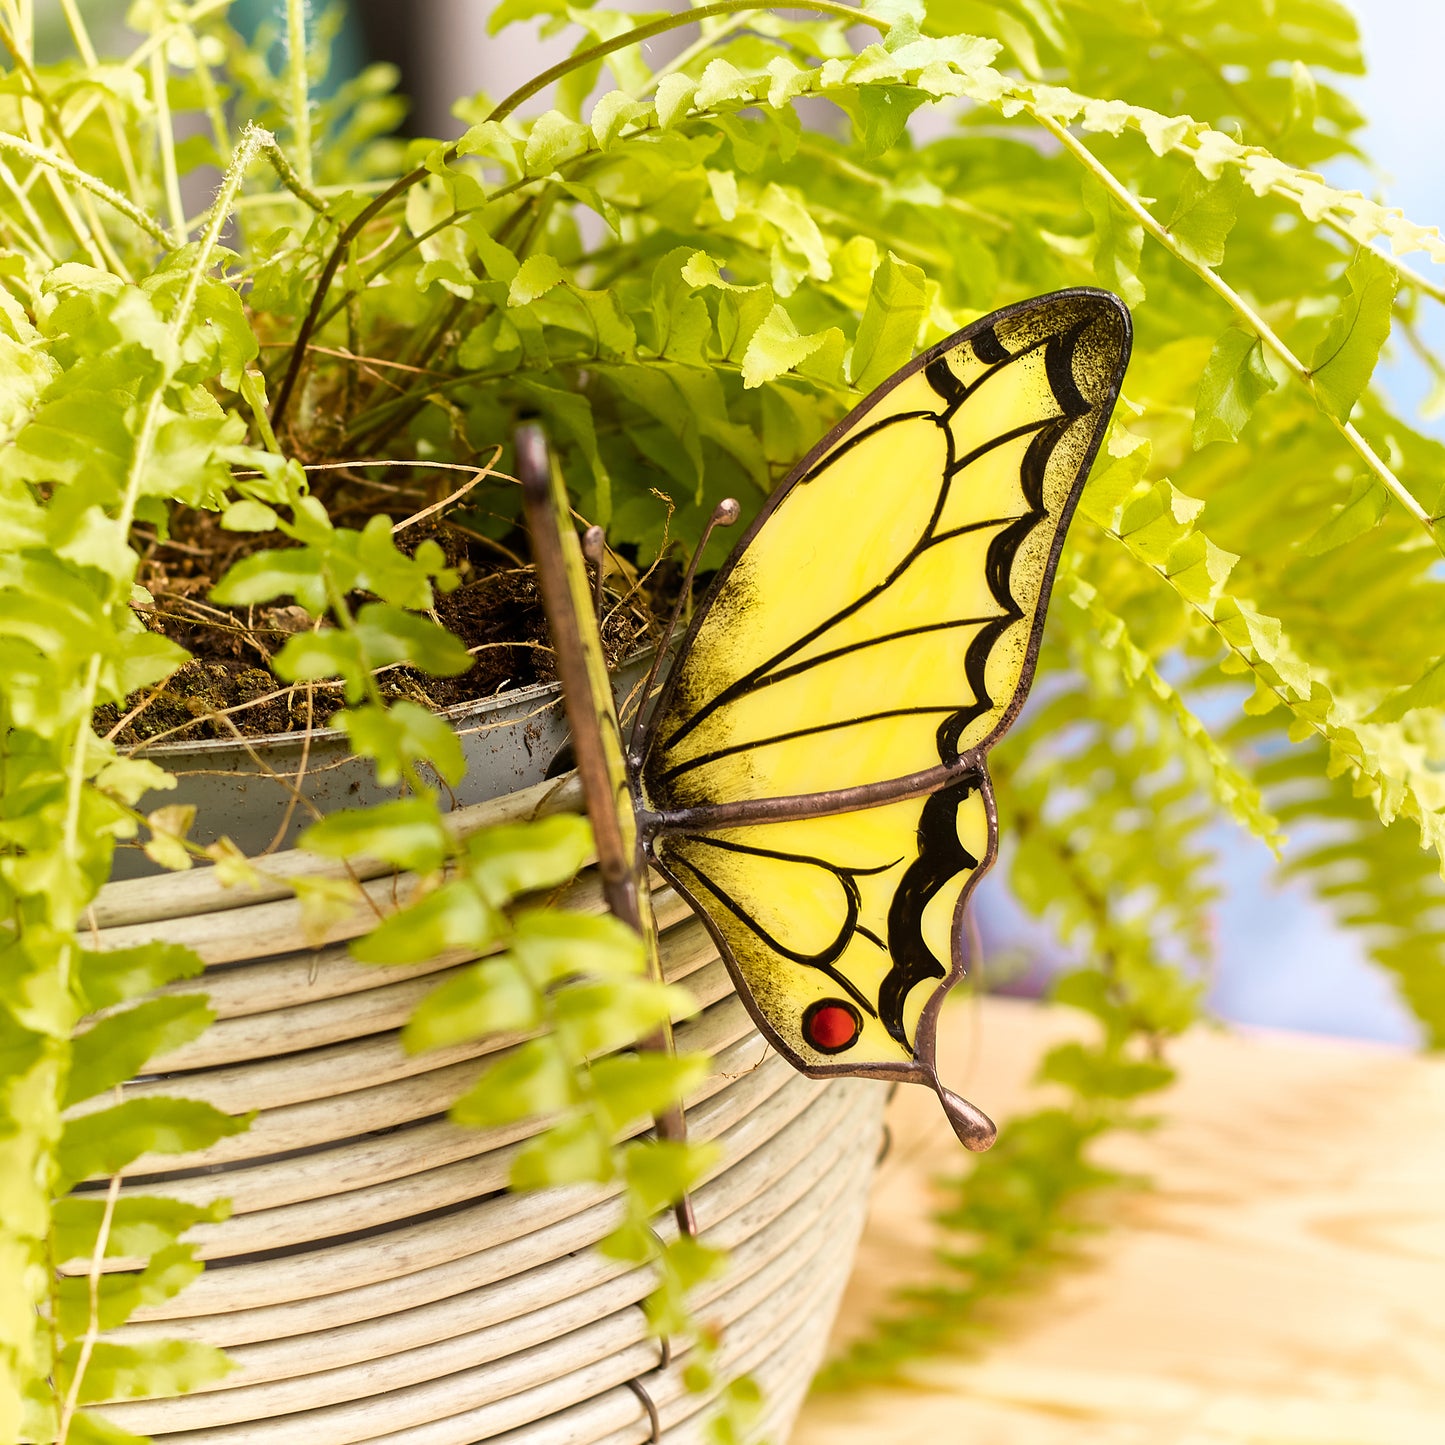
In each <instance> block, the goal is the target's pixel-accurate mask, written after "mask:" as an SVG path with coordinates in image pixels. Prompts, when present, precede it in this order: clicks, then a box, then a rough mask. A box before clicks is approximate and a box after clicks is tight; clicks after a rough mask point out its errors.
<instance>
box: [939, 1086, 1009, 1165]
mask: <svg viewBox="0 0 1445 1445" xmlns="http://www.w3.org/2000/svg"><path fill="white" fill-rule="evenodd" d="M938 1097H939V1100H940V1102H941V1103H942V1104H943V1112H944V1113H945V1114H947V1115H948V1122H949V1123H950V1124H952V1125H953V1132H954V1133H955V1134H957V1135H958V1139H959V1142H960V1143H961V1144H962V1145H963V1147H964V1148H965V1149H971V1150H973V1152H974V1153H975V1154H981V1153H982V1152H983V1151H984V1150H985V1149H987V1148H989V1146H990V1145H992V1143H993V1141H994V1140H995V1139H997V1138H998V1125H997V1124H995V1123H994V1122H993V1120H992V1119H990V1118H989V1117H988V1115H987V1114H985V1113H984V1112H983V1110H982V1109H980V1108H978V1107H977V1105H974V1104H970V1103H969V1102H968V1100H967V1099H964V1098H960V1097H959V1095H957V1094H955V1093H953V1092H952V1091H951V1090H949V1089H945V1088H944V1087H943V1086H942V1085H941V1084H940V1085H939V1086H938Z"/></svg>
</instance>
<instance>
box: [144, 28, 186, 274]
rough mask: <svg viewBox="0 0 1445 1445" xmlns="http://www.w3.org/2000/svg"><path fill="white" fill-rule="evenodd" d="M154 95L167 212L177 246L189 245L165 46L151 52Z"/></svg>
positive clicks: (174, 242) (152, 92)
mask: <svg viewBox="0 0 1445 1445" xmlns="http://www.w3.org/2000/svg"><path fill="white" fill-rule="evenodd" d="M151 95H152V97H153V98H154V100H155V107H156V137H157V139H158V140H159V142H160V150H161V176H162V177H163V179H164V181H165V188H166V208H167V210H168V211H169V212H170V217H171V232H172V236H173V244H175V245H177V246H184V245H185V244H186V208H185V206H183V205H182V204H181V178H180V176H179V175H178V174H177V172H176V136H175V130H174V128H173V127H172V125H171V97H170V88H169V71H168V68H167V66H166V51H165V46H163V45H158V46H157V47H156V48H155V49H154V50H152V51H151Z"/></svg>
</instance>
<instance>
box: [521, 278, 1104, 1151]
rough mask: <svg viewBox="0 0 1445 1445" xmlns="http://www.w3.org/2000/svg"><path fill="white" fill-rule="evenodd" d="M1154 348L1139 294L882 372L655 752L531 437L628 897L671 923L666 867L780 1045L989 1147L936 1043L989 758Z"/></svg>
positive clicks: (1097, 302)
mask: <svg viewBox="0 0 1445 1445" xmlns="http://www.w3.org/2000/svg"><path fill="white" fill-rule="evenodd" d="M1130 339H1131V327H1130V321H1129V314H1128V311H1127V310H1126V308H1125V307H1124V305H1123V303H1122V302H1120V301H1119V300H1118V298H1116V297H1114V296H1112V295H1110V294H1109V293H1107V292H1102V291H1094V290H1086V289H1079V290H1070V291H1059V292H1055V293H1053V294H1052V295H1048V296H1044V297H1040V298H1038V299H1036V300H1031V301H1025V302H1022V303H1020V304H1018V305H1016V306H1011V307H1008V308H1006V309H1005V310H1002V311H999V312H996V313H994V314H993V315H991V316H987V317H985V318H983V319H982V320H979V321H976V322H974V323H973V324H972V325H971V326H968V327H966V328H965V329H964V330H962V331H960V332H958V333H957V334H956V335H954V336H951V337H949V338H948V339H947V340H946V341H943V342H940V343H939V344H938V345H937V346H935V347H933V348H932V349H931V350H930V351H928V352H926V353H925V354H924V355H922V356H920V357H918V358H917V359H916V360H915V361H914V362H912V363H911V364H910V365H908V366H906V367H904V368H903V370H901V371H900V372H898V373H897V374H896V375H894V376H893V377H891V378H889V380H887V381H886V382H884V383H883V385H881V386H880V387H879V388H878V389H877V390H876V391H874V392H873V393H872V394H871V395H870V396H868V397H867V398H866V399H865V400H864V401H863V402H862V403H860V405H859V406H857V407H856V408H855V409H854V410H853V411H852V412H851V413H849V415H848V416H847V417H845V418H844V419H843V421H842V422H840V423H839V425H838V426H837V427H836V428H834V430H833V431H832V432H831V433H829V435H828V436H826V437H825V438H824V439H823V440H822V441H821V442H820V443H819V444H818V445H817V447H815V448H814V449H813V451H812V452H811V453H810V454H809V455H808V456H807V457H806V458H804V460H803V461H802V462H801V463H800V464H799V465H798V466H797V468H796V469H795V470H794V471H793V472H792V474H791V475H790V476H789V477H788V478H787V480H786V481H784V482H783V483H782V485H781V486H780V487H779V488H778V489H777V490H776V491H775V492H774V493H773V494H772V495H771V497H769V499H768V501H767V503H766V505H765V506H764V507H763V509H762V512H761V514H760V515H759V516H758V518H757V520H756V521H755V522H754V523H753V524H752V526H751V527H750V528H749V529H748V531H747V533H746V535H744V536H743V538H742V539H741V540H740V541H739V543H738V544H737V546H736V547H735V548H734V550H733V552H732V554H731V556H730V557H729V559H728V560H727V562H726V563H725V564H724V566H723V567H722V569H721V571H720V572H719V573H718V574H717V576H716V578H715V579H714V581H713V583H712V586H711V588H710V590H709V591H708V594H707V596H706V599H705V600H704V601H703V603H702V605H701V606H700V608H699V609H698V611H697V613H696V614H695V616H694V617H693V620H692V623H691V626H690V627H689V628H688V631H687V633H686V635H685V637H684V638H683V641H682V643H681V645H680V646H679V648H678V650H677V655H676V658H675V660H674V662H673V664H672V667H671V670H670V672H669V673H668V676H667V680H666V682H665V683H664V685H663V687H662V689H661V692H660V694H659V695H658V697H657V700H656V703H655V705H654V706H653V708H652V709H651V712H650V715H649V716H648V718H647V722H646V725H645V727H644V728H643V729H642V731H641V734H640V737H639V739H638V740H637V742H636V744H635V745H634V746H632V747H631V748H628V747H626V746H625V745H624V742H623V738H622V733H621V729H620V726H619V724H618V720H617V715H616V713H615V711H614V709H613V705H612V694H611V691H610V688H609V686H608V681H607V676H606V670H605V667H604V664H603V660H602V651H601V646H600V641H599V639H598V637H597V631H596V623H595V619H594V617H593V611H592V607H591V605H590V601H589V594H588V585H587V577H586V572H585V569H584V566H583V562H582V557H581V553H580V550H579V547H578V542H577V536H576V533H575V531H574V529H573V528H572V526H571V523H570V522H569V521H568V511H567V505H566V494H565V491H564V490H563V488H562V486H561V483H560V480H559V479H558V478H557V476H556V475H555V473H554V472H553V470H552V468H551V466H550V463H549V461H548V459H547V455H546V449H545V444H544V443H543V441H542V439H541V436H540V433H538V432H536V431H535V430H528V431H526V432H524V433H523V434H522V435H521V436H520V437H519V444H518V452H519V465H520V468H521V473H522V480H523V486H524V491H525V496H526V504H527V515H528V523H529V527H530V528H531V531H532V535H533V544H534V553H535V556H536V561H537V566H538V572H539V577H540V580H541V583H542V587H543V592H544V597H545V599H546V602H547V608H548V618H549V625H550V627H551V630H552V634H553V641H554V646H555V648H556V651H557V658H558V670H559V673H560V676H561V678H562V682H563V689H564V693H565V695H566V704H567V709H568V717H569V723H570V725H571V729H572V733H573V739H574V747H575V749H576V754H577V761H578V767H579V771H580V772H581V774H582V778H583V782H584V786H585V787H586V790H587V793H588V809H589V812H590V813H591V815H592V818H593V824H594V831H595V832H596V833H597V843H598V855H599V862H600V865H601V868H602V872H603V876H604V882H605V884H606V886H607V889H608V896H609V898H610V899H611V901H612V902H613V905H614V907H615V908H616V909H617V911H619V912H620V913H621V914H622V915H623V916H624V917H625V918H628V919H629V920H630V921H632V922H633V923H634V924H636V925H637V926H639V928H640V929H641V930H642V932H643V933H644V936H648V935H649V933H650V932H651V930H650V927H649V921H650V915H649V905H648V900H647V884H646V877H647V870H646V867H645V861H649V860H650V862H651V863H652V864H654V865H655V866H656V867H657V869H658V870H659V871H660V872H661V873H662V874H663V875H664V876H665V877H666V878H667V879H668V880H669V881H670V882H671V883H672V884H673V886H674V887H676V888H677V889H678V891H679V892H680V893H682V894H683V895H684V896H685V897H686V898H687V899H688V900H689V902H690V903H691V904H692V906H693V908H694V909H695V910H696V911H697V913H698V914H699V916H700V917H701V918H702V919H703V921H704V922H705V923H706V925H707V927H708V929H709V930H710V931H711V933H712V935H713V938H714V939H715V941H716V943H717V946H718V949H719V951H720V953H721V954H722V957H723V958H724V960H725V961H726V963H727V965H728V968H729V970H730V971H731V973H732V977H733V980H734V982H735V984H736V985H737V989H738V992H739V994H740V995H741V996H742V999H743V1001H744V1002H745V1003H746V1005H747V1007H748V1009H749V1010H750V1012H751V1013H752V1016H753V1018H754V1019H755V1020H756V1022H757V1025H758V1027H759V1029H760V1030H761V1031H762V1032H763V1034H764V1035H765V1036H766V1037H767V1038H768V1039H769V1040H770V1041H771V1042H772V1044H773V1045H774V1046H775V1047H776V1048H777V1049H778V1050H779V1052H780V1053H782V1054H784V1055H785V1056H786V1057H787V1058H788V1059H789V1060H790V1061H791V1062H792V1063H793V1064H794V1065H795V1066H796V1067H797V1068H799V1069H801V1070H802V1071H803V1072H804V1073H806V1074H809V1075H813V1076H827V1075H832V1074H862V1075H868V1076H871V1077H877V1078H883V1079H891V1080H900V1081H905V1082H912V1083H920V1084H925V1085H927V1086H928V1087H930V1088H932V1089H934V1090H935V1091H936V1092H937V1094H938V1096H939V1099H940V1100H941V1101H942V1104H943V1107H944V1109H945V1110H946V1112H947V1114H948V1117H949V1119H950V1121H951V1123H952V1124H953V1127H954V1130H955V1132H956V1133H957V1134H958V1136H959V1138H960V1139H961V1140H962V1141H963V1142H964V1144H966V1145H967V1146H968V1147H969V1148H971V1149H984V1148H987V1147H988V1145H989V1144H990V1143H992V1141H993V1138H994V1134H995V1129H994V1125H993V1123H992V1121H991V1120H990V1119H989V1118H988V1117H987V1116H986V1115H985V1114H984V1113H983V1112H982V1111H981V1110H979V1109H978V1108H976V1107H975V1106H974V1105H973V1104H971V1103H969V1102H968V1101H966V1100H964V1099H962V1098H960V1097H958V1095H956V1094H954V1093H952V1092H951V1091H950V1090H948V1089H946V1088H945V1087H944V1086H943V1084H942V1083H941V1082H940V1080H939V1077H938V1069H937V1065H936V1061H935V1047H936V1031H937V1023H938V1012H939V1008H940V1006H941V1005H942V1003H943V999H944V996H945V995H946V993H947V992H948V990H949V989H950V988H951V987H952V986H953V985H954V984H955V983H956V982H957V981H958V980H959V979H960V978H961V977H962V976H963V975H964V972H965V970H966V966H967V962H968V951H969V950H968V942H967V940H968V927H967V924H966V919H965V912H964V910H965V908H966V905H967V902H968V898H969V894H970V893H971V892H972V890H973V888H974V886H975V885H976V884H977V882H978V880H979V878H980V877H981V876H982V874H983V873H984V871H985V870H986V869H987V868H988V867H989V865H990V864H991V863H992V862H993V860H994V857H995V854H996V852H997V843H998V824H997V815H996V812H995V808H994V801H993V794H992V791H991V789H990V785H989V777H988V770H987V766H986V754H987V752H988V750H989V748H991V747H992V746H993V744H994V743H995V742H996V741H997V740H998V739H999V737H1000V736H1002V734H1003V733H1004V732H1005V731H1006V730H1007V728H1008V727H1009V725H1010V723H1012V721H1013V720H1014V718H1015V717H1016V716H1017V714H1018V711H1019V709H1020V707H1021V706H1022V705H1023V701H1024V697H1025V694H1026V693H1027V691H1028V688H1029V685H1030V683H1031V681H1032V678H1033V672H1034V666H1035V660H1036V657H1037V653H1038V647H1039V640H1040V636H1041V633H1042V630H1043V623H1044V612H1045V608H1046V606H1047V604H1048V598H1049V591H1050V588H1051V586H1052V582H1053V577H1054V572H1055V569H1056V567H1057V564H1058V558H1059V552H1060V549H1061V547H1062V545H1063V539H1064V532H1065V529H1066V528H1067V526H1068V524H1069V519H1070V517H1071V516H1072V515H1073V512H1074V508H1075V506H1076V504H1077V503H1078V499H1079V494H1080V492H1081V491H1082V490H1083V486H1084V482H1085V479H1086V478H1087V476H1088V472H1089V467H1090V465H1091V463H1092V462H1093V459H1094V455H1095V453H1096V451H1097V450H1098V447H1099V443H1100V441H1101V439H1102V437H1103V434H1104V429H1105V427H1106V425H1107V423H1108V419H1109V416H1110V413H1111V411H1112V409H1113V406H1114V402H1115V400H1116V399H1117V397H1118V393H1119V386H1120V383H1121V381H1122V379H1123V374H1124V369H1125V366H1126V365H1127V362H1128V358H1129V350H1130ZM722 510H724V509H720V511H722Z"/></svg>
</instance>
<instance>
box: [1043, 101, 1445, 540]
mask: <svg viewBox="0 0 1445 1445" xmlns="http://www.w3.org/2000/svg"><path fill="white" fill-rule="evenodd" d="M1026 109H1027V110H1028V112H1029V114H1030V115H1032V116H1033V118H1034V120H1036V121H1037V122H1038V124H1039V125H1041V126H1042V127H1043V128H1044V129H1045V130H1046V131H1048V133H1049V134H1050V135H1051V136H1053V137H1054V138H1055V139H1056V140H1057V141H1058V142H1059V144H1060V145H1062V146H1063V147H1064V149H1065V150H1067V151H1068V152H1069V154H1070V155H1072V156H1073V157H1074V159H1075V160H1077V161H1078V162H1079V163H1080V164H1081V165H1082V166H1083V167H1084V168H1085V169H1086V170H1087V171H1088V172H1089V174H1090V175H1092V176H1093V177H1094V178H1095V179H1096V180H1097V181H1098V182H1099V183H1100V185H1102V186H1103V187H1104V188H1105V190H1107V191H1108V192H1109V194H1110V195H1111V196H1113V197H1114V199H1115V200H1116V201H1117V202H1118V203H1119V205H1121V206H1123V208H1124V209H1125V210H1126V211H1128V212H1129V214H1130V215H1131V216H1133V217H1134V219H1135V220H1136V221H1138V222H1139V224H1140V225H1141V226H1142V227H1143V228H1144V230H1145V231H1147V232H1148V233H1149V235H1150V236H1152V237H1153V238H1154V240H1156V241H1157V242H1158V243H1159V244H1160V245H1161V246H1163V247H1164V249H1165V250H1166V251H1168V252H1169V254H1170V255H1171V256H1173V257H1174V258H1175V259H1176V260H1178V261H1180V262H1181V263H1182V264H1183V265H1185V266H1188V267H1189V269H1190V270H1191V271H1193V272H1194V274H1195V275H1196V276H1198V277H1199V279H1200V280H1201V281H1203V282H1204V284H1205V285H1206V286H1208V287H1209V289H1210V290H1211V291H1213V292H1214V294H1215V295H1216V296H1218V297H1220V299H1221V300H1223V301H1225V302H1226V303H1227V304H1228V305H1229V306H1230V308H1231V309H1232V310H1233V311H1234V314H1235V315H1236V316H1237V317H1239V319H1240V320H1241V321H1243V322H1244V324H1245V325H1246V326H1247V327H1249V328H1250V330H1252V331H1253V332H1254V333H1255V335H1256V336H1258V337H1259V339H1260V340H1261V341H1262V342H1263V343H1264V345H1265V346H1267V347H1268V348H1269V350H1270V351H1272V352H1273V353H1274V354H1275V356H1276V357H1278V359H1279V360H1280V361H1281V362H1283V364H1284V365H1285V367H1286V368H1287V369H1288V370H1289V371H1290V372H1291V373H1293V375H1294V376H1295V378H1296V379H1297V380H1298V381H1299V383H1300V385H1301V386H1303V387H1304V389H1305V390H1306V391H1307V392H1309V394H1310V396H1311V397H1312V398H1314V400H1315V402H1316V404H1320V396H1319V392H1318V389H1317V388H1316V386H1315V380H1314V376H1313V374H1312V373H1311V372H1310V369H1309V368H1308V367H1307V366H1306V365H1305V364H1304V362H1302V361H1301V360H1300V359H1299V357H1297V356H1296V355H1295V354H1294V352H1293V351H1291V350H1290V349H1289V347H1288V346H1287V345H1286V344H1285V342H1284V340H1283V339H1282V338H1281V337H1280V336H1279V335H1278V333H1277V332H1276V331H1275V330H1274V328H1273V327H1272V326H1270V324H1269V323H1268V322H1267V321H1266V320H1265V319H1264V317H1263V316H1261V315H1260V314H1259V313H1258V312H1257V311H1256V310H1255V309H1254V307H1252V306H1251V305H1250V304H1249V302H1247V301H1246V300H1245V299H1244V297H1242V296H1241V295H1240V294H1239V293H1238V292H1237V291H1236V290H1235V289H1234V288H1233V287H1232V286H1230V285H1229V283H1228V282H1226V281H1225V280H1224V279H1223V277H1221V276H1220V275H1218V273H1217V272H1215V271H1214V269H1213V268H1212V267H1209V266H1205V265H1202V264H1199V263H1197V262H1194V261H1191V260H1190V259H1189V258H1188V257H1187V256H1185V255H1184V254H1183V252H1182V251H1181V250H1180V249H1179V247H1178V245H1177V244H1176V242H1175V240H1174V237H1173V236H1171V235H1170V234H1169V232H1168V231H1167V230H1166V229H1165V228H1164V227H1163V226H1162V225H1160V224H1159V222H1158V221H1156V220H1155V219H1154V216H1153V214H1152V213H1151V212H1150V211H1149V210H1148V208H1147V207H1146V206H1144V205H1143V203H1142V202H1141V201H1140V200H1139V199H1138V197H1136V196H1135V195H1134V193H1133V192H1132V191H1131V190H1130V189H1129V188H1128V187H1127V186H1126V185H1124V184H1123V182H1122V181H1120V180H1119V179H1118V178H1117V177H1116V176H1115V175H1114V173H1113V172H1112V171H1111V170H1110V169H1109V168H1108V166H1106V165H1105V164H1104V163H1103V162H1102V161H1101V160H1099V158H1098V157H1097V156H1096V155H1095V154H1094V153H1093V152H1092V151H1091V150H1090V149H1089V148H1088V146H1086V145H1085V144H1084V143H1083V142H1082V141H1081V140H1079V139H1078V138H1077V137H1076V136H1075V135H1074V134H1073V132H1072V131H1070V130H1069V129H1068V127H1066V126H1064V125H1061V124H1060V123H1059V122H1058V121H1056V120H1054V119H1053V118H1052V117H1051V116H1048V115H1044V114H1043V113H1041V112H1040V111H1039V110H1038V109H1036V108H1035V107H1034V106H1033V105H1031V104H1029V105H1027V106H1026ZM1320 410H1321V412H1323V413H1324V414H1325V415H1326V416H1327V417H1329V419H1330V421H1331V422H1332V423H1333V425H1334V427H1335V429H1336V430H1337V431H1338V432H1339V433H1340V435H1341V436H1342V437H1344V439H1345V441H1346V442H1348V443H1349V445H1350V447H1351V449H1352V450H1353V451H1354V453H1355V455H1356V456H1358V457H1359V458H1360V460H1361V461H1362V462H1364V464H1365V465H1366V466H1367V467H1368V468H1369V469H1370V471H1372V472H1373V473H1374V474H1375V476H1376V477H1378V478H1379V480H1380V481H1381V482H1382V483H1383V484H1384V487H1385V490H1386V491H1388V492H1389V494H1390V495H1391V496H1392V497H1394V499H1395V500H1396V501H1397V502H1398V503H1399V504H1400V505H1401V506H1402V507H1403V508H1404V509H1405V511H1406V512H1407V513H1408V514H1409V516H1410V517H1412V518H1413V519H1414V520H1415V522H1417V523H1418V524H1419V525H1420V526H1421V527H1422V528H1424V531H1425V535H1426V536H1427V537H1429V538H1430V541H1431V543H1432V544H1433V545H1434V546H1435V547H1437V548H1438V549H1440V550H1441V552H1445V538H1442V537H1441V536H1439V535H1438V534H1437V533H1436V530H1435V524H1434V522H1433V521H1432V520H1431V518H1430V514H1429V513H1428V512H1427V511H1426V510H1425V509H1424V507H1422V506H1421V505H1420V503H1419V502H1417V501H1416V500H1415V498H1414V497H1413V496H1411V494H1410V492H1409V490H1408V488H1407V487H1406V486H1405V484H1404V483H1403V482H1402V481H1401V480H1400V479H1399V477H1397V476H1396V475H1395V474H1394V472H1393V471H1391V470H1390V468H1389V466H1387V465H1386V463H1385V461H1384V460H1383V459H1382V458H1381V457H1380V455H1379V454H1378V453H1377V452H1376V451H1375V449H1374V448H1373V447H1372V446H1371V445H1370V444H1369V442H1367V441H1366V440H1365V438H1364V437H1363V436H1361V435H1360V432H1359V431H1358V429H1357V428H1356V427H1355V426H1353V425H1352V424H1351V423H1350V421H1349V420H1348V419H1347V418H1342V417H1337V416H1335V415H1334V414H1333V413H1331V412H1330V411H1328V410H1327V409H1326V408H1325V407H1324V406H1323V405H1320Z"/></svg>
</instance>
